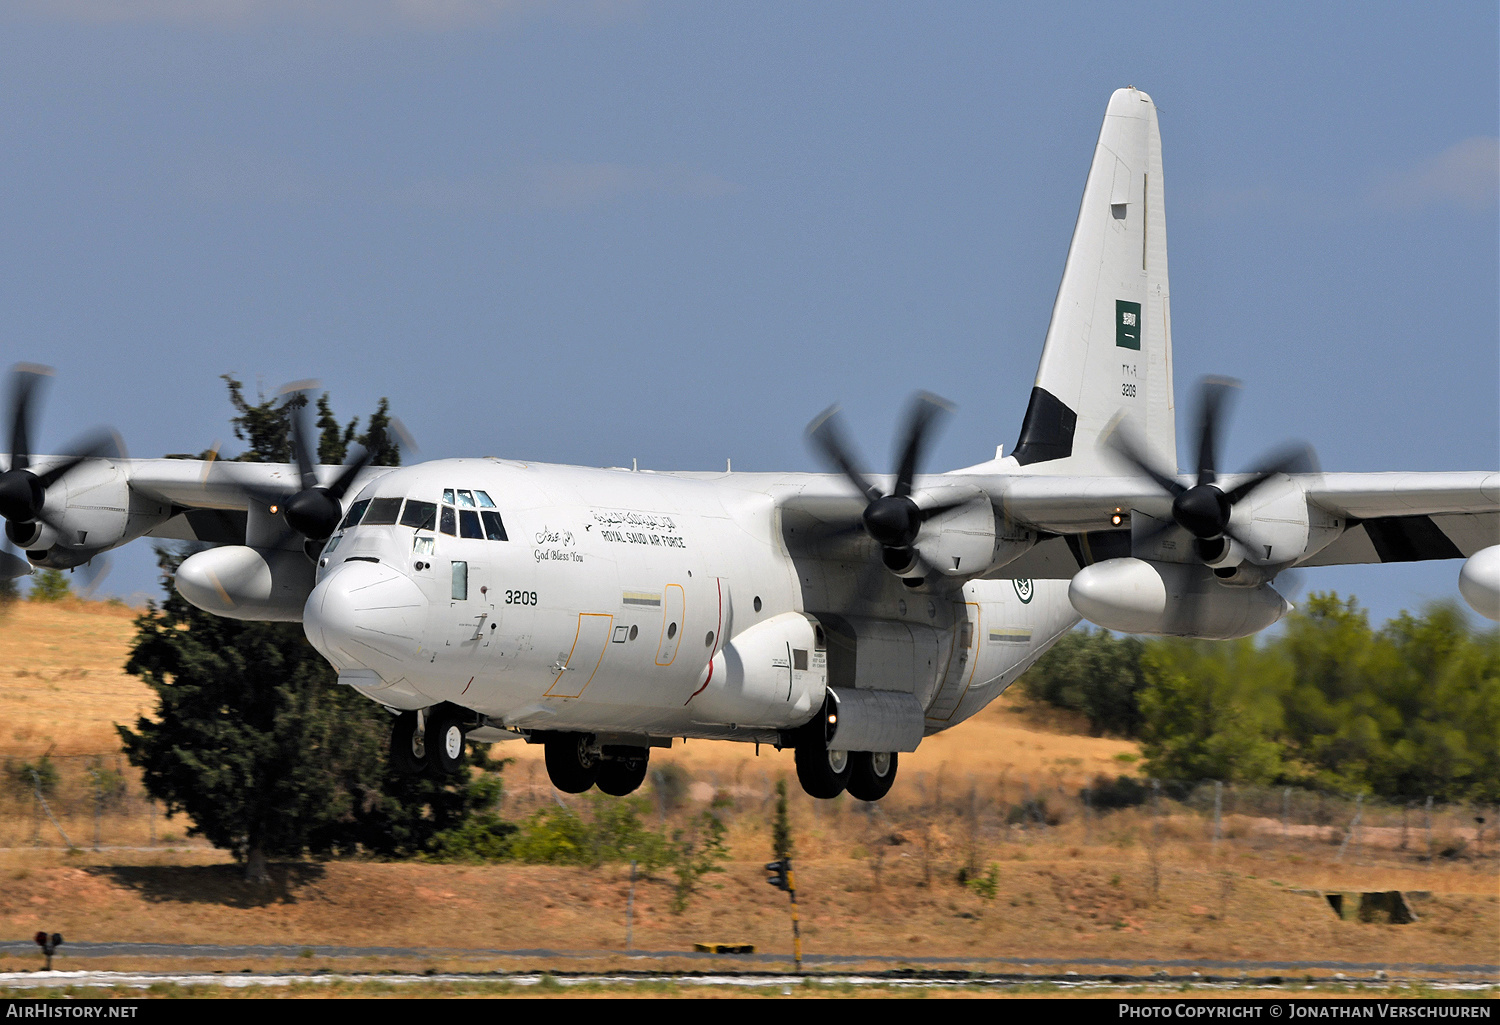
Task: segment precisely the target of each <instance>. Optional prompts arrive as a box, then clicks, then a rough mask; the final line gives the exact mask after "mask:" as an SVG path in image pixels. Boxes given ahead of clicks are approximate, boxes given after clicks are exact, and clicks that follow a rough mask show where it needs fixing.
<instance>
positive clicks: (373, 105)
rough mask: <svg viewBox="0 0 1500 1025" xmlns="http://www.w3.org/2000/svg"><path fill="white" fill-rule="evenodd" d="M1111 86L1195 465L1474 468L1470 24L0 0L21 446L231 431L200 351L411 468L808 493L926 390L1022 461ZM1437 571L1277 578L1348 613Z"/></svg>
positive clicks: (1483, 96) (7, 231)
mask: <svg viewBox="0 0 1500 1025" xmlns="http://www.w3.org/2000/svg"><path fill="white" fill-rule="evenodd" d="M1127 84H1134V85H1136V86H1139V87H1140V88H1142V89H1145V90H1146V91H1148V92H1149V93H1151V94H1152V96H1153V97H1154V98H1155V100H1156V102H1157V105H1158V107H1159V109H1160V114H1161V125H1162V135H1163V147H1164V154H1165V173H1166V187H1167V223H1168V234H1169V239H1170V261H1171V273H1172V293H1173V304H1172V306H1173V309H1172V313H1173V329H1174V344H1175V357H1176V377H1177V383H1178V393H1179V399H1180V400H1185V399H1186V398H1187V397H1188V392H1189V389H1190V387H1191V385H1192V383H1193V382H1194V381H1196V380H1197V379H1198V378H1199V377H1201V376H1203V375H1205V374H1224V375H1229V376H1233V377H1238V378H1240V379H1241V380H1243V382H1244V385H1245V387H1244V391H1243V394H1242V396H1241V399H1240V402H1239V405H1238V409H1237V412H1236V415H1235V419H1234V422H1233V425H1232V428H1231V433H1230V436H1229V439H1228V442H1227V445H1226V449H1227V451H1226V455H1225V463H1226V464H1227V465H1229V466H1231V467H1233V466H1236V465H1244V464H1247V463H1248V462H1250V461H1251V460H1252V459H1253V458H1254V457H1256V456H1257V455H1259V454H1260V453H1262V452H1264V451H1266V450H1268V449H1270V448H1272V447H1273V446H1274V445H1276V444H1277V443H1279V442H1281V441H1283V440H1285V439H1287V438H1291V437H1296V438H1305V439H1307V440H1309V441H1310V442H1312V443H1313V444H1314V445H1315V446H1316V448H1317V450H1318V452H1319V455H1320V457H1321V460H1322V463H1323V466H1324V467H1325V468H1326V469H1330V470H1388V469H1410V470H1448V469H1454V470H1459V469H1495V468H1496V467H1497V466H1500V298H1497V297H1500V258H1497V250H1500V245H1497V238H1500V224H1497V210H1496V192H1497V185H1496V164H1497V155H1496V154H1497V142H1496V135H1497V122H1500V99H1497V98H1500V15H1497V11H1496V8H1495V7H1494V5H1489V4H1467V3H1464V4H1436V5H1422V6H1418V5H1410V4H1395V5H1379V4H1351V5H1332V4H1328V5H1322V4H1320V5H1303V4H1295V5H1277V4H1269V5H1256V6H1255V8H1254V9H1253V10H1247V9H1241V7H1240V6H1239V5H1185V4H1184V5H1161V4H1151V3H1145V4H1137V5H1134V6H1132V7H1131V9H1130V10H1129V12H1126V11H1125V10H1123V9H1122V8H1120V7H1119V5H1105V4H1097V5H1094V4H1061V5H1004V4H996V3H982V4H965V3H943V4H920V5H919V4H880V3H869V2H861V3H847V4H846V3H817V4H806V3H787V4H779V3H758V4H724V3H714V4H710V3H689V2H669V0H638V2H609V0H599V2H578V3H571V4H568V3H546V2H541V0H536V2H521V0H511V2H503V0H497V2H484V0H429V2H424V3H418V2H415V0H411V2H397V0H390V2H378V0H366V2H359V3H356V2H353V0H348V2H329V0H324V2H317V0H313V2H301V3H293V2H290V0H286V2H281V0H265V2H256V0H238V2H236V0H228V2H225V3H219V4H213V5H207V4H200V3H190V2H188V0H117V2H104V0H52V2H43V0H12V2H10V3H7V4H5V5H4V6H3V7H0V89H3V94H4V95H5V97H6V102H5V104H4V105H3V106H0V224H3V226H4V231H3V236H0V237H3V239H4V244H3V245H0V361H3V363H4V364H7V365H8V364H10V363H13V362H16V361H19V360H27V361H34V362H42V363H47V364H51V365H53V366H55V367H57V369H58V377H57V380H56V381H55V382H54V383H53V386H52V389H51V393H50V396H49V403H48V407H47V409H46V414H45V419H44V422H43V424H42V427H41V431H40V433H41V439H40V441H39V447H40V448H46V447H48V446H49V445H50V446H52V447H58V446H61V445H62V444H63V443H64V442H65V441H66V440H67V438H68V437H70V436H72V435H74V434H76V433H78V432H79V431H81V430H82V429H83V428H85V427H87V426H89V425H91V424H94V423H107V424H110V425H112V426H114V427H116V428H117V429H118V430H119V431H120V432H121V433H122V434H123V435H124V437H125V439H126V441H127V443H128V444H129V447H130V451H131V453H132V454H134V455H141V456H148V455H160V454H162V453H165V452H183V451H198V450H201V449H203V448H205V447H207V446H208V445H210V444H211V443H212V442H213V441H215V440H216V439H224V440H225V441H226V449H227V450H228V451H236V450H237V449H236V447H235V444H234V443H233V439H232V438H230V437H229V435H228V426H227V423H226V419H227V416H228V415H229V413H230V409H229V406H228V404H227V402H226V401H225V396H224V391H223V386H222V383H221V382H220V381H219V380H218V375H220V374H222V373H225V372H231V371H232V372H235V373H237V374H238V375H240V376H241V378H242V379H243V380H245V381H246V382H248V383H250V384H251V385H252V386H254V384H255V383H256V382H263V383H264V386H265V387H266V389H267V390H268V391H271V390H274V389H275V388H276V387H277V386H278V385H280V384H281V383H282V382H284V381H289V380H294V379H300V378H306V377H317V378H320V379H321V380H322V381H323V383H324V385H325V386H326V387H327V388H328V390H329V391H330V392H331V393H332V397H333V401H334V405H335V408H336V409H337V410H339V411H340V412H341V413H342V415H343V416H345V417H348V416H352V415H354V414H355V413H359V414H362V415H363V414H366V413H368V411H369V410H370V409H372V408H373V407H374V405H375V402H376V401H377V400H378V399H379V398H380V397H381V396H389V398H390V399H391V403H392V407H393V409H394V411H395V412H396V413H397V414H398V415H399V416H400V417H401V418H402V419H403V420H404V421H405V423H406V424H407V426H408V427H409V428H410V429H411V431H412V432H413V434H414V435H415V436H416V437H417V439H418V440H419V441H420V443H421V446H422V452H421V454H422V456H425V457H429V458H437V457H444V456H451V455H479V454H496V455H507V456H515V457H524V458H529V459H536V460H545V461H556V462H576V463H584V464H592V465H617V464H622V463H623V464H626V465H628V464H629V461H630V460H631V459H632V458H636V459H639V461H640V464H641V465H642V466H645V467H654V468H660V469H695V468H710V467H715V466H721V465H723V461H724V459H725V458H726V457H732V458H733V460H734V465H735V468H736V469H746V470H762V469H814V468H817V464H816V463H815V461H814V459H813V458H812V456H811V455H810V453H809V452H808V451H807V449H806V447H805V445H804V441H803V433H802V432H803V427H804V425H805V424H806V423H807V422H808V420H809V419H811V418H812V417H813V416H814V415H816V414H817V413H818V411H819V410H821V409H822V408H823V407H825V406H827V405H828V404H829V403H831V402H833V401H841V402H842V403H843V404H844V407H845V410H846V413H847V414H848V416H849V427H850V429H851V431H852V433H853V434H854V435H855V437H856V438H857V439H858V442H859V445H860V448H861V449H862V451H863V452H864V453H866V456H867V458H868V460H869V461H870V463H871V465H872V467H874V468H883V467H884V464H885V462H886V460H887V458H888V456H887V453H888V450H889V446H890V443H891V433H892V430H893V428H894V425H895V423H896V421H897V419H898V418H899V410H900V407H901V404H902V403H903V402H904V401H905V398H906V396H907V395H908V394H909V393H910V392H911V391H913V390H915V389H918V388H926V389H929V390H932V391H935V392H938V393H939V394H942V395H944V396H946V397H948V398H949V399H951V400H953V401H954V402H955V403H956V404H957V405H958V407H959V412H958V415H957V416H956V417H954V418H953V419H952V420H951V421H950V423H949V426H948V430H947V433H946V434H945V435H944V437H943V438H942V441H941V443H940V444H939V445H938V446H937V448H936V451H935V453H934V455H933V457H932V462H931V468H933V469H946V468H951V467H954V466H960V465H966V464H968V463H973V462H976V461H979V460H981V459H984V458H987V457H988V456H989V455H990V454H992V453H993V451H994V447H995V445H997V444H1002V443H1003V444H1004V445H1005V446H1006V447H1007V449H1008V448H1009V447H1010V446H1011V445H1012V444H1014V442H1015V438H1016V434H1017V430H1018V428H1019V424H1020V419H1021V415H1022V413H1023V412H1024V410H1025V405H1026V397H1027V394H1028V392H1029V389H1030V387H1031V382H1032V379H1033V377H1034V375H1035V371H1036V361H1037V358H1038V355H1039V353H1040V346H1041V341H1042V337H1043V335H1044V333H1045V331H1046V325H1047V320H1048V317H1049V315H1050V311H1051V304H1052V299H1053V296H1054V293H1055V291H1056V288H1057V282H1058V278H1059V276H1060V274H1061V271H1062V263H1063V258H1064V256H1065V254H1066V251H1067V245H1068V240H1069V237H1070V235H1071V232H1072V227H1073V219H1074V216H1075V215H1076V213H1077V205H1078V198H1079V195H1080V193H1081V191H1082V188H1083V180H1084V176H1085V174H1086V172H1087V168H1088V163H1089V158H1090V155H1091V153H1092V149H1093V146H1094V142H1095V138H1096V136H1097V133H1098V129H1099V122H1100V119H1101V118H1102V115H1103V112H1104V107H1105V104H1106V102H1107V100H1108V98H1109V94H1110V92H1111V91H1112V90H1114V89H1115V88H1118V87H1119V86H1122V85H1127ZM1188 451H1190V448H1189V447H1188V446H1186V445H1184V446H1183V452H1184V453H1186V452H1188ZM1457 571H1458V566H1457V564H1456V563H1453V564H1449V563H1441V564H1435V565H1428V566H1415V567H1411V566H1409V567H1374V568H1350V569H1337V570H1320V571H1310V572H1308V573H1307V574H1306V577H1305V583H1306V584H1307V585H1308V586H1310V587H1315V588H1330V587H1332V588H1337V589H1339V590H1341V591H1344V592H1353V593H1355V594H1357V595H1359V597H1360V598H1361V599H1362V600H1363V601H1364V602H1365V603H1366V604H1367V605H1368V606H1369V607H1370V608H1371V609H1372V611H1373V612H1374V614H1375V615H1376V617H1377V618H1380V617H1384V616H1387V615H1391V614H1394V613H1395V612H1396V611H1397V610H1399V609H1400V608H1404V607H1415V606H1418V605H1420V604H1421V603H1422V602H1424V601H1426V600H1428V599H1430V598H1435V597H1447V596H1452V595H1455V594H1456V579H1457ZM154 589H155V582H154V572H153V568H152V559H151V555H150V552H149V550H148V549H147V547H146V546H145V545H140V544H138V545H136V546H134V549H133V550H127V551H125V552H121V553H117V555H116V557H115V569H114V572H113V574H112V575H111V577H110V578H109V580H108V581H107V582H106V585H105V588H104V590H105V591H106V592H114V593H120V594H125V595H129V594H132V593H135V592H149V591H152V590H154Z"/></svg>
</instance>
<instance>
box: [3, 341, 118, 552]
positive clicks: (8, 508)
mask: <svg viewBox="0 0 1500 1025" xmlns="http://www.w3.org/2000/svg"><path fill="white" fill-rule="evenodd" d="M51 376H52V369H51V368H50V367H43V366H38V365H36V364H34V363H18V364H16V366H14V367H13V368H11V375H10V377H11V387H10V418H9V419H10V464H9V466H8V467H7V469H6V470H5V472H4V473H0V517H3V518H4V519H5V533H6V536H7V537H8V538H9V539H10V540H12V541H14V542H15V543H16V544H18V545H21V546H23V547H24V546H25V545H27V544H28V543H30V542H33V541H34V540H35V538H36V536H37V527H38V524H46V525H47V526H49V527H51V528H52V529H53V530H55V531H57V532H58V533H59V534H60V533H62V531H63V525H62V523H61V521H60V520H59V519H58V517H57V514H56V512H55V511H54V510H49V509H48V508H47V492H48V490H49V489H50V488H52V486H53V485H55V484H57V483H59V482H60V481H62V480H63V479H64V478H66V477H67V476H68V475H69V474H70V473H72V472H73V471H74V470H76V469H77V468H78V467H79V466H80V465H81V464H83V463H84V462H86V461H88V460H90V459H107V458H116V459H117V458H120V456H121V455H122V454H123V451H122V446H121V445H120V439H119V437H118V435H116V434H115V433H114V432H113V431H105V430H99V431H95V432H93V433H91V434H89V435H86V436H85V437H84V438H83V439H81V440H80V441H79V442H78V443H76V444H74V445H72V446H70V447H69V453H70V454H69V455H68V457H67V458H66V459H64V460H62V461H61V462H59V463H55V464H53V465H52V466H50V467H48V468H47V469H45V470H43V471H41V472H40V473H38V472H36V471H35V470H33V469H32V468H31V434H32V430H31V428H32V421H33V417H34V410H33V407H34V405H35V404H36V401H37V397H38V394H39V392H40V389H41V387H42V385H43V384H45V383H46V380H47V378H49V377H51ZM4 565H5V566H6V567H8V568H9V569H14V568H15V566H14V565H12V562H11V560H5V561H4ZM7 575H12V576H13V575H16V574H14V573H11V572H9V571H7Z"/></svg>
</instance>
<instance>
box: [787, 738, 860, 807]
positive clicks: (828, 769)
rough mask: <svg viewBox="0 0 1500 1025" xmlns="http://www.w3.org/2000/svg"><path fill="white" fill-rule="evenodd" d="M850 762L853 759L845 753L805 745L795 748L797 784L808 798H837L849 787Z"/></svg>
mask: <svg viewBox="0 0 1500 1025" xmlns="http://www.w3.org/2000/svg"><path fill="white" fill-rule="evenodd" d="M851 761H853V758H852V756H850V754H849V753H848V752H847V751H829V750H827V749H826V748H824V747H822V746H816V747H815V746H813V745H811V744H805V745H803V746H801V747H799V748H797V782H799V783H801V784H802V789H803V790H804V791H806V792H807V795H808V796H809V797H817V798H821V799H823V800H829V799H831V798H834V797H837V796H838V795H839V794H842V793H843V792H844V788H845V787H847V786H848V785H849V764H850V762H851Z"/></svg>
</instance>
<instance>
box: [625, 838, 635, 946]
mask: <svg viewBox="0 0 1500 1025" xmlns="http://www.w3.org/2000/svg"><path fill="white" fill-rule="evenodd" d="M634 928H635V859H633V858H632V859H631V862H630V896H628V897H626V898H625V949H626V950H629V949H630V941H631V939H632V938H633V930H634Z"/></svg>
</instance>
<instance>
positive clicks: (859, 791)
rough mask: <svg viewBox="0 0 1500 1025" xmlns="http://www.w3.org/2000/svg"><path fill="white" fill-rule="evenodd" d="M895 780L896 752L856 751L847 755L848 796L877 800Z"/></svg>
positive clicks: (889, 789) (887, 791)
mask: <svg viewBox="0 0 1500 1025" xmlns="http://www.w3.org/2000/svg"><path fill="white" fill-rule="evenodd" d="M895 782H896V752H894V751H875V752H870V751H858V752H856V753H854V754H851V755H850V756H849V796H850V797H852V798H854V799H855V800H858V801H878V800H880V799H881V798H882V797H884V796H885V795H886V794H888V793H890V792H891V785H892V784H893V783H895Z"/></svg>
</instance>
